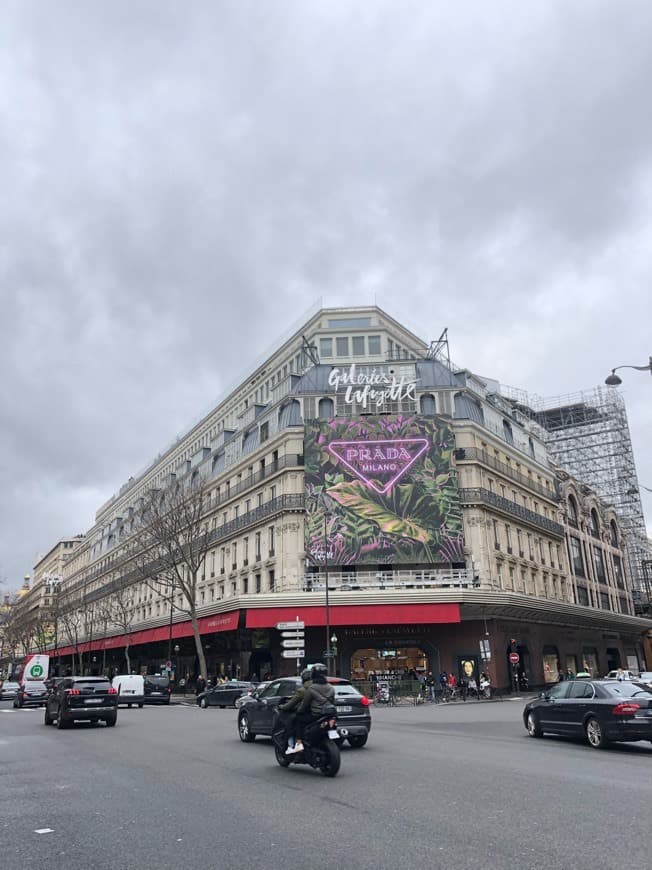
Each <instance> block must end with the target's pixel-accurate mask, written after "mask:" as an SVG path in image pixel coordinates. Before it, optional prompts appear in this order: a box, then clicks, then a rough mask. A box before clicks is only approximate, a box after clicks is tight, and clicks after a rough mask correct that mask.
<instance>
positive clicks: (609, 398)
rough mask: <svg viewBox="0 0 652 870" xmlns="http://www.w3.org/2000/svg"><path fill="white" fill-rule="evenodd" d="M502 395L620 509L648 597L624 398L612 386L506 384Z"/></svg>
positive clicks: (629, 551)
mask: <svg viewBox="0 0 652 870" xmlns="http://www.w3.org/2000/svg"><path fill="white" fill-rule="evenodd" d="M501 393H502V395H504V396H506V397H507V398H509V399H510V400H511V402H512V403H513V404H514V406H515V407H516V408H517V409H518V410H519V411H520V412H521V413H523V414H525V415H526V416H527V417H528V418H529V419H530V420H532V422H534V423H535V424H536V425H537V427H538V428H539V434H540V435H541V437H542V438H543V440H544V442H545V443H546V445H547V447H548V449H549V451H550V453H551V455H552V456H553V458H554V459H555V461H556V462H557V463H559V465H560V466H561V467H562V468H564V469H565V470H566V471H568V472H569V473H570V474H572V476H573V477H575V478H576V479H577V480H578V481H580V483H584V484H587V485H588V486H589V487H590V488H591V489H593V490H595V492H596V493H597V494H598V495H599V496H600V498H601V499H602V500H603V501H605V502H606V503H607V504H611V505H613V506H614V507H615V509H616V511H617V513H618V516H619V517H620V521H621V525H622V528H623V531H624V533H625V535H626V555H627V562H628V567H629V575H630V577H631V579H632V586H633V589H634V591H635V592H636V593H638V596H635V597H641V596H647V594H648V591H647V583H646V580H647V577H646V572H645V570H644V566H645V562H646V561H647V560H648V559H649V558H650V552H649V544H648V541H647V532H646V528H645V517H644V515H643V504H642V501H641V493H640V487H639V482H638V475H637V473H636V463H635V461H634V451H633V449H632V440H631V437H630V434H629V423H628V422H627V412H626V410H625V401H624V399H623V397H622V396H621V395H620V393H619V392H618V391H617V390H614V389H613V388H612V387H608V388H606V389H605V388H604V387H596V388H595V389H593V390H587V391H583V392H579V393H573V394H569V395H566V396H557V397H555V398H543V397H541V396H537V395H533V394H528V393H526V392H525V391H523V390H518V389H514V388H513V387H502V386H501Z"/></svg>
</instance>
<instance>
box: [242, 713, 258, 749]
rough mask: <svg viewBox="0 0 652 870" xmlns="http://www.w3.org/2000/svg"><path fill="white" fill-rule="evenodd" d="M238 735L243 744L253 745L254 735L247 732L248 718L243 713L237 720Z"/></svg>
mask: <svg viewBox="0 0 652 870" xmlns="http://www.w3.org/2000/svg"><path fill="white" fill-rule="evenodd" d="M238 734H239V735H240V740H242V742H243V743H253V742H254V740H255V739H256V735H255V734H253V733H252V732H251V731H250V730H249V716H247V714H246V713H243V714H242V716H240V718H239V719H238Z"/></svg>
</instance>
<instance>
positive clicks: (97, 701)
mask: <svg viewBox="0 0 652 870" xmlns="http://www.w3.org/2000/svg"><path fill="white" fill-rule="evenodd" d="M101 703H102V698H85V699H84V704H101Z"/></svg>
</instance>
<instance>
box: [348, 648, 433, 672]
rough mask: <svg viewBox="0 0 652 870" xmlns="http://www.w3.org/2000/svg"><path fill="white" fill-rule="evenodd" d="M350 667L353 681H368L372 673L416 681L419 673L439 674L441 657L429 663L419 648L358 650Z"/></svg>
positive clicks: (352, 657)
mask: <svg viewBox="0 0 652 870" xmlns="http://www.w3.org/2000/svg"><path fill="white" fill-rule="evenodd" d="M350 667H351V679H353V680H367V679H369V678H370V676H371V674H372V673H373V674H375V675H376V677H384V678H385V679H401V678H408V679H409V678H410V677H412V678H413V679H414V678H415V676H416V675H417V674H419V673H424V672H426V673H427V672H428V671H433V673H435V672H437V671H438V669H439V657H438V656H437V661H429V660H428V656H427V654H426V653H425V652H424V651H423V650H422V649H421V647H417V646H410V647H392V648H389V647H388V648H387V649H375V648H367V649H357V650H355V652H354V653H353V655H352V656H351V660H350ZM408 675H409V676H408Z"/></svg>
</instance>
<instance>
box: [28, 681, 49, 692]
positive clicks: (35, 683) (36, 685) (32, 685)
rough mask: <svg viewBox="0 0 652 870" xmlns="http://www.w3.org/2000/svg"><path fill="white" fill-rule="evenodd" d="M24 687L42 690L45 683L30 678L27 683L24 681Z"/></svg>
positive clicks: (44, 687)
mask: <svg viewBox="0 0 652 870" xmlns="http://www.w3.org/2000/svg"><path fill="white" fill-rule="evenodd" d="M25 688H26V689H40V690H41V691H42V690H43V689H46V688H47V686H46V685H45V683H41V682H40V681H39V680H30V681H29V682H28V683H25Z"/></svg>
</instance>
